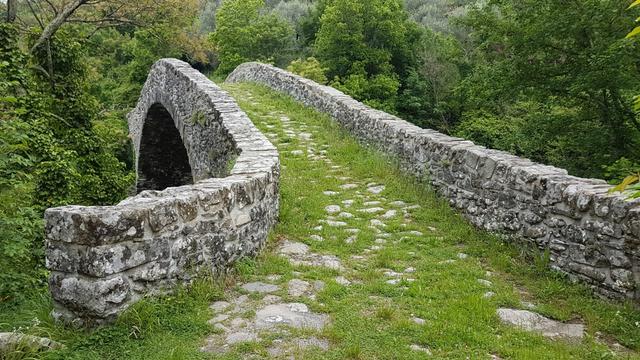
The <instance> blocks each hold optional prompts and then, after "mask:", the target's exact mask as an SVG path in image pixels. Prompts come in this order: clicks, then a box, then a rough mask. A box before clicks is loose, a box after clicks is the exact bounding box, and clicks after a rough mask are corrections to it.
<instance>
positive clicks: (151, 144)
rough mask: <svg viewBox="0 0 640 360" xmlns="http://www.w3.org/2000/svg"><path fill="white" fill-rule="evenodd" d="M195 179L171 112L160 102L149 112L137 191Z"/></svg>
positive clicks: (164, 187) (139, 156)
mask: <svg viewBox="0 0 640 360" xmlns="http://www.w3.org/2000/svg"><path fill="white" fill-rule="evenodd" d="M192 183H193V175H192V173H191V166H190V165H189V157H188V155H187V150H186V149H185V147H184V144H183V143H182V138H181V137H180V133H179V132H178V129H176V126H175V124H174V122H173V118H172V117H171V114H169V112H168V111H167V109H165V108H164V106H162V105H160V104H154V105H152V106H151V108H150V109H149V111H148V112H147V118H146V119H145V122H144V126H143V128H142V139H141V141H140V153H139V155H138V186H137V188H138V189H137V190H138V192H141V191H144V190H164V189H166V188H168V187H173V186H182V185H188V184H192Z"/></svg>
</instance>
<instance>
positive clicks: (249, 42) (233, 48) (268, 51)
mask: <svg viewBox="0 0 640 360" xmlns="http://www.w3.org/2000/svg"><path fill="white" fill-rule="evenodd" d="M264 6H265V3H264V0H228V1H225V2H223V4H222V7H220V10H218V14H217V29H216V31H215V32H214V33H213V34H211V40H212V41H213V43H214V45H215V48H216V49H217V51H218V56H219V60H220V66H219V68H218V71H219V72H220V73H223V74H224V73H229V72H231V71H232V70H233V69H235V67H236V66H238V65H240V64H242V63H243V62H247V61H253V60H262V61H268V60H270V59H271V60H275V61H276V62H278V60H279V59H280V58H282V57H283V55H284V53H285V52H286V49H287V47H288V45H289V44H290V42H291V40H292V35H293V29H292V28H291V25H289V24H288V23H287V22H286V21H285V20H283V19H282V18H280V17H279V16H277V15H275V14H272V13H266V14H265V13H262V10H263V9H264Z"/></svg>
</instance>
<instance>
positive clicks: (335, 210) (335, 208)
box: [324, 205, 342, 214]
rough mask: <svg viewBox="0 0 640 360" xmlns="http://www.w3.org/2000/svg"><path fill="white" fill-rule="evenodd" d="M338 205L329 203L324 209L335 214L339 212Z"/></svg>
mask: <svg viewBox="0 0 640 360" xmlns="http://www.w3.org/2000/svg"><path fill="white" fill-rule="evenodd" d="M340 210H342V209H340V206H338V205H329V206H327V207H325V208H324V211H326V212H327V213H329V214H337V213H339V212H340Z"/></svg>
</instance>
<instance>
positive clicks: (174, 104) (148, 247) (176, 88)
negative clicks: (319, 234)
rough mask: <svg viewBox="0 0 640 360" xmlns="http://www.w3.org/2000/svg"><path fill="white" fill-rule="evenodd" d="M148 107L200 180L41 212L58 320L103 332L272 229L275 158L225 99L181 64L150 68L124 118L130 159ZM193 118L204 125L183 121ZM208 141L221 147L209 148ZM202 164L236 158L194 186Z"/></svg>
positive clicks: (225, 262)
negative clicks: (170, 122)
mask: <svg viewBox="0 0 640 360" xmlns="http://www.w3.org/2000/svg"><path fill="white" fill-rule="evenodd" d="M185 99H187V100H188V101H185ZM190 101H191V102H192V103H191V104H193V106H191V105H190V103H189V102H190ZM157 103H160V104H161V105H163V106H164V107H165V108H166V109H167V110H168V111H169V112H170V113H171V115H172V117H173V119H174V122H175V123H176V127H177V128H178V130H180V134H181V135H182V140H183V142H184V143H185V148H186V149H187V152H188V154H189V161H190V162H191V163H192V165H194V164H195V165H196V166H193V168H194V169H195V168H198V169H200V170H201V171H200V172H199V174H198V175H197V176H196V175H195V170H194V180H196V182H195V184H194V185H187V186H180V187H174V188H168V189H166V190H163V191H144V192H142V193H140V194H138V195H137V196H134V197H130V198H128V199H126V200H124V201H122V202H121V203H119V204H117V205H114V206H90V207H84V206H65V207H59V208H53V209H48V210H46V212H45V234H46V262H47V268H48V269H49V270H50V271H51V276H50V280H49V283H50V290H51V294H52V297H53V300H54V306H55V309H54V315H55V316H56V317H57V318H60V319H62V320H64V321H67V322H74V323H77V324H82V325H92V324H99V323H103V322H108V321H111V320H113V319H114V318H115V317H116V316H117V314H118V313H120V312H121V311H123V310H124V309H126V308H127V307H128V306H129V305H130V304H132V303H134V302H135V301H137V300H138V299H140V298H141V297H142V296H144V295H146V294H150V293H151V294H153V293H163V292H165V291H168V290H170V288H171V287H173V286H174V285H176V284H178V283H184V282H189V281H190V280H191V279H192V276H193V275H194V274H195V273H196V272H199V271H204V272H212V273H214V274H215V273H219V272H223V271H225V270H226V269H227V268H228V267H229V266H230V265H231V264H232V263H233V262H234V261H235V260H237V259H238V258H240V257H242V256H250V255H254V254H255V253H256V252H257V251H258V250H259V249H260V248H261V247H262V245H263V244H264V242H265V241H266V238H267V234H268V231H269V229H270V228H271V227H272V226H273V225H274V224H275V223H276V221H277V216H278V208H279V198H278V197H279V187H278V183H279V175H280V162H279V158H278V153H277V150H276V149H275V147H274V146H273V145H272V144H271V143H270V142H269V141H268V140H267V139H266V137H264V135H262V133H260V132H259V131H258V130H257V129H256V128H255V127H254V126H253V124H252V123H251V121H250V119H249V118H248V117H247V116H246V114H245V113H244V112H242V111H241V110H240V108H239V107H238V106H237V104H236V103H235V102H234V101H233V99H232V98H231V97H230V96H229V95H228V94H227V93H226V92H224V91H222V90H221V89H220V88H219V87H218V86H216V85H215V84H213V83H212V82H211V81H209V80H208V79H207V78H206V77H205V76H204V75H202V74H201V73H199V72H198V71H196V70H194V69H192V68H191V67H190V66H189V65H188V64H186V63H184V62H182V61H178V60H174V59H163V60H160V61H158V62H157V63H156V64H155V65H154V66H153V68H152V70H151V72H150V74H149V78H148V81H147V83H146V84H145V87H144V90H143V92H142V95H141V97H140V102H139V103H138V106H137V107H136V109H134V111H132V112H131V114H130V115H129V122H130V125H131V134H132V138H133V139H134V144H136V142H137V144H136V146H137V147H136V150H137V149H139V143H140V135H139V134H140V130H141V128H142V126H143V122H144V119H145V118H146V111H147V110H148V109H149V108H150V107H151V106H152V105H154V104H157ZM145 108H146V109H147V110H145ZM196 111H197V112H200V113H204V114H205V117H204V118H202V117H200V119H199V121H198V122H192V123H188V122H187V121H185V119H189V118H190V117H192V116H193V114H194V113H195V112H196ZM202 134H204V135H202ZM221 134H222V135H221ZM208 136H213V137H215V138H216V140H220V139H222V141H219V142H209V141H208V138H207V137H208ZM205 145H207V146H211V148H210V149H209V148H207V147H206V146H205ZM223 146H224V147H227V148H225V149H222V148H221V147H223ZM198 151H200V152H205V154H201V153H198ZM136 154H137V153H136ZM210 154H218V155H220V154H237V158H236V159H235V163H234V165H233V167H232V168H231V169H226V170H225V172H227V173H228V174H223V175H224V177H221V178H205V179H198V178H200V177H203V176H207V175H212V174H214V173H215V172H217V171H218V170H215V167H216V166H218V165H216V163H215V159H214V158H211V157H210V156H209V155H210ZM221 156H222V155H221ZM228 160H229V159H228V158H224V165H225V166H227V164H228ZM212 169H214V170H212ZM198 180H199V181H198Z"/></svg>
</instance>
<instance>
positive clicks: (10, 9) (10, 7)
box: [7, 0, 18, 23]
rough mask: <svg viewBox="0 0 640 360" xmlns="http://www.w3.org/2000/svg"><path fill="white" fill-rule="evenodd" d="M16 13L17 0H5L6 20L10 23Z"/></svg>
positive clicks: (14, 18)
mask: <svg viewBox="0 0 640 360" xmlns="http://www.w3.org/2000/svg"><path fill="white" fill-rule="evenodd" d="M17 14H18V0H9V1H7V22H8V23H12V22H14V21H16V15H17Z"/></svg>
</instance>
